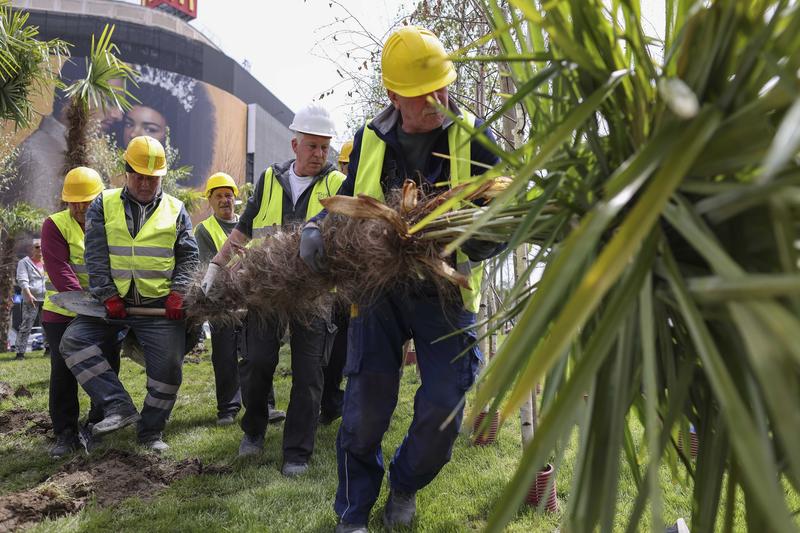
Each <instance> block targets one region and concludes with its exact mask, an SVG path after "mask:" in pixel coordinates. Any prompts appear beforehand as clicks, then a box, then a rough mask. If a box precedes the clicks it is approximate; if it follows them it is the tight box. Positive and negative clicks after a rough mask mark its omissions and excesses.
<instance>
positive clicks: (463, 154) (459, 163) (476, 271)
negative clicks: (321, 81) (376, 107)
mask: <svg viewBox="0 0 800 533" xmlns="http://www.w3.org/2000/svg"><path fill="white" fill-rule="evenodd" d="M462 118H463V119H464V120H465V121H467V123H468V124H469V125H470V126H474V125H475V117H474V116H473V115H472V114H470V113H467V112H463V116H462ZM368 125H369V124H367V125H365V126H364V130H363V134H362V136H361V152H360V153H359V159H358V170H357V171H356V183H355V191H354V193H355V194H356V195H358V194H365V195H367V196H371V197H373V198H376V199H378V200H380V201H381V202H384V201H386V200H385V197H384V194H383V189H382V188H381V175H382V173H383V158H384V155H385V154H386V143H385V142H383V141H382V140H381V139H380V137H378V134H377V133H375V131H374V130H372V129H371V128H369V127H367V126H368ZM447 146H448V148H449V153H450V155H451V156H453V157H454V159H450V186H451V187H455V186H457V185H458V184H459V183H461V182H462V181H464V180H466V179H467V178H469V177H470V173H471V172H470V165H471V159H472V157H471V156H472V150H471V144H470V135H469V132H468V131H467V130H465V129H464V128H460V127H458V126H457V125H455V124H453V125H452V126H450V127H449V128H448V129H447ZM456 268H457V270H458V271H459V272H461V273H462V274H464V275H465V276H466V277H467V280H468V281H469V289H465V288H463V287H462V288H461V301H462V302H463V303H464V308H465V309H467V310H468V311H471V312H473V313H477V312H478V309H479V308H480V305H481V281H482V280H483V264H482V263H480V262H479V263H474V262H472V261H470V260H469V257H467V254H465V253H464V252H462V251H461V250H458V251H457V252H456Z"/></svg>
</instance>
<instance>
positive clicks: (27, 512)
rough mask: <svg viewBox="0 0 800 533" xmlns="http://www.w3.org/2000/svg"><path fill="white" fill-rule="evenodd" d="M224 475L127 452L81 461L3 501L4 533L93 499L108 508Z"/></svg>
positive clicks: (196, 463) (191, 463) (0, 526)
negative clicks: (189, 481) (196, 477)
mask: <svg viewBox="0 0 800 533" xmlns="http://www.w3.org/2000/svg"><path fill="white" fill-rule="evenodd" d="M221 472H224V469H221V468H217V467H211V468H204V467H203V465H202V464H201V462H200V460H199V459H186V460H183V461H180V462H177V463H176V462H174V461H171V460H168V459H162V458H160V457H158V456H155V455H137V454H135V453H131V452H126V451H121V450H109V451H108V452H107V453H105V454H103V455H101V456H99V457H94V456H90V457H86V456H81V457H76V458H75V459H73V460H72V461H70V462H68V463H66V464H64V465H63V466H62V468H61V469H60V470H59V472H58V473H56V474H54V475H53V476H52V477H50V478H49V479H47V480H46V481H44V482H43V483H41V484H39V485H37V486H36V487H33V488H31V489H28V490H25V491H21V492H16V493H13V494H7V495H5V496H0V533H2V532H5V531H16V530H19V529H22V528H25V527H30V526H31V525H33V524H35V523H36V522H40V521H42V520H44V519H46V518H55V517H59V516H63V515H67V514H71V513H75V512H78V511H80V510H81V509H83V508H84V507H85V506H86V505H87V503H89V502H90V501H92V500H94V501H96V502H97V504H99V505H100V506H102V507H109V506H113V505H115V504H117V503H119V502H121V501H122V500H124V499H126V498H130V497H138V498H141V499H143V500H148V499H150V498H153V497H154V496H156V495H157V494H158V493H159V492H161V491H162V490H164V489H166V488H167V487H168V486H169V485H170V484H172V483H173V482H175V481H177V480H179V479H182V478H185V477H187V476H194V475H199V474H203V473H206V474H213V473H221Z"/></svg>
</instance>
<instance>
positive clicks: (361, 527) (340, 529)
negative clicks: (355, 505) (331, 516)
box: [334, 522, 369, 533]
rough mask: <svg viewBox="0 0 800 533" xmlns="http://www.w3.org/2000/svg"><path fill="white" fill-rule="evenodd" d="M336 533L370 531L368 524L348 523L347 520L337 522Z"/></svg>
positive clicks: (362, 532) (365, 532) (367, 532)
mask: <svg viewBox="0 0 800 533" xmlns="http://www.w3.org/2000/svg"><path fill="white" fill-rule="evenodd" d="M334 533H369V530H368V529H367V525H366V524H348V523H347V522H339V523H338V524H336V529H335V530H334Z"/></svg>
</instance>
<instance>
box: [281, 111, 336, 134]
mask: <svg viewBox="0 0 800 533" xmlns="http://www.w3.org/2000/svg"><path fill="white" fill-rule="evenodd" d="M289 129H290V130H292V131H295V132H298V133H307V134H309V135H318V136H320V137H333V136H335V135H336V125H335V124H334V123H333V119H332V118H331V115H330V113H328V110H327V109H325V108H324V107H322V106H321V105H320V104H316V103H312V104H308V105H307V106H305V107H303V108H302V109H300V111H298V112H297V113H296V114H295V115H294V120H293V121H292V124H291V125H290V126H289Z"/></svg>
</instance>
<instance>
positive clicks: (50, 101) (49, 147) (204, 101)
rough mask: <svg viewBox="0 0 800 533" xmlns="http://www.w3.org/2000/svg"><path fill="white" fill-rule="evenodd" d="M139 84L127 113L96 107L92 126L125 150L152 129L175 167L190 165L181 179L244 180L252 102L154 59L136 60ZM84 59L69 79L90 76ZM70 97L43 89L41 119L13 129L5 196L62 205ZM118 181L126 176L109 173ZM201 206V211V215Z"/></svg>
mask: <svg viewBox="0 0 800 533" xmlns="http://www.w3.org/2000/svg"><path fill="white" fill-rule="evenodd" d="M133 67H134V68H135V69H136V70H137V71H138V72H139V75H138V77H137V85H135V86H134V85H132V84H129V86H128V89H129V91H130V92H131V93H132V94H133V95H134V96H135V97H136V99H137V100H138V102H135V101H134V102H133V104H134V105H133V107H132V108H131V109H130V110H128V111H126V112H122V111H120V110H119V109H116V108H114V107H106V109H105V110H100V109H96V110H93V112H92V120H93V127H94V128H95V131H97V132H98V133H102V134H104V135H107V136H108V138H109V139H110V140H111V143H112V144H113V145H114V146H116V147H118V148H121V149H124V147H125V146H127V143H128V142H129V141H130V139H132V138H133V137H135V136H137V135H150V136H151V137H155V138H156V139H158V140H159V141H161V142H162V143H164V144H166V143H167V140H168V142H169V145H170V146H171V147H172V149H174V151H175V153H176V154H177V158H176V161H174V164H173V166H175V167H177V166H182V165H188V166H191V167H192V171H191V175H190V177H189V178H188V179H187V180H185V181H184V182H182V185H185V186H189V187H193V188H196V189H202V187H203V185H204V183H205V180H206V178H207V177H208V176H209V175H210V174H212V173H214V172H217V171H224V172H227V173H229V174H231V175H232V176H234V178H235V179H236V180H237V181H238V182H240V183H243V182H244V172H245V150H246V129H247V127H246V125H247V105H246V104H245V103H244V102H242V101H241V100H239V99H238V98H236V97H235V96H233V95H232V94H230V93H227V92H226V91H223V90H221V89H218V88H217V87H214V86H212V85H209V84H207V83H204V82H201V81H198V80H196V79H194V78H190V77H188V76H184V75H182V74H178V73H175V72H169V71H166V70H162V69H159V68H155V67H151V66H149V65H133ZM85 70H86V69H85V60H84V58H80V57H74V58H72V59H71V60H70V61H68V62H66V63H65V64H64V65H63V66H62V68H61V79H62V81H64V83H65V84H70V83H72V82H73V81H74V80H76V79H79V78H81V77H83V76H85ZM67 104H68V101H67V99H66V97H65V95H64V94H63V92H62V91H60V90H56V91H54V92H53V93H51V94H45V95H41V96H39V97H38V98H37V100H36V101H35V109H36V110H37V112H38V114H39V115H40V118H38V119H37V120H35V121H34V124H35V126H33V127H31V128H30V129H28V130H20V131H16V132H15V131H14V129H13V125H9V124H6V125H5V126H4V131H5V133H6V134H8V135H12V136H13V138H12V144H14V145H16V146H17V152H18V153H17V156H16V162H17V164H16V165H15V166H16V176H14V177H13V179H12V180H11V182H10V183H8V184H7V186H6V190H5V191H3V192H2V193H0V203H4V204H11V203H14V202H18V201H25V202H28V203H30V204H32V205H34V206H36V207H39V208H42V209H44V210H46V211H48V212H54V211H56V210H58V209H60V208H61V203H60V192H61V185H62V183H63V174H64V172H63V171H64V154H65V151H66V147H67V141H66V134H67V108H68V105H67ZM105 177H106V178H107V179H108V182H109V183H110V184H111V185H113V186H119V185H121V183H122V176H121V175H116V176H105ZM200 214H201V213H196V214H195V215H200Z"/></svg>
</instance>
